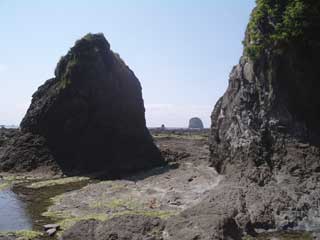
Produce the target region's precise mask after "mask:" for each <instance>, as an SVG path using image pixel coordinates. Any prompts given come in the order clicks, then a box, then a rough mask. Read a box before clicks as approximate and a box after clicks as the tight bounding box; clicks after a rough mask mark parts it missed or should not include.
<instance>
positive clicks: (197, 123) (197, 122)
mask: <svg viewBox="0 0 320 240" xmlns="http://www.w3.org/2000/svg"><path fill="white" fill-rule="evenodd" d="M188 128H195V129H203V123H202V121H201V119H200V118H198V117H194V118H191V119H190V120H189V127H188Z"/></svg>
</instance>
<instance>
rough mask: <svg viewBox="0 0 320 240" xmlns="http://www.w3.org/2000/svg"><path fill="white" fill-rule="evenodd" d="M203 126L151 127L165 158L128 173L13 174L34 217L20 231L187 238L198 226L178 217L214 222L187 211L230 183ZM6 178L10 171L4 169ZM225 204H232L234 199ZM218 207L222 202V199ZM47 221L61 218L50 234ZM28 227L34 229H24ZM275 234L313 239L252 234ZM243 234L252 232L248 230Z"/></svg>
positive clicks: (9, 239)
mask: <svg viewBox="0 0 320 240" xmlns="http://www.w3.org/2000/svg"><path fill="white" fill-rule="evenodd" d="M207 134H208V133H203V134H199V133H195V132H189V133H186V132H179V133H178V134H177V133H175V134H173V133H172V132H165V131H163V132H162V133H161V135H160V134H159V133H158V134H157V135H154V138H155V141H156V144H157V146H158V147H159V148H160V150H161V151H162V152H163V153H165V155H164V157H165V158H166V159H167V160H168V162H169V165H168V166H164V167H159V168H155V169H152V170H150V171H147V172H143V173H140V174H134V175H132V176H130V177H127V178H126V179H119V180H99V179H96V178H93V176H92V177H91V180H90V178H86V177H67V178H61V177H53V178H52V177H51V178H48V176H46V177H45V179H44V176H39V177H38V178H35V177H33V178H31V177H30V176H29V177H27V176H24V177H22V176H20V177H17V176H16V177H15V179H14V178H13V177H11V181H12V184H13V191H15V192H17V193H18V194H19V195H20V196H21V197H22V199H23V200H24V201H25V202H26V203H27V212H28V213H29V214H30V215H31V216H32V218H33V222H34V228H33V231H35V232H34V234H33V236H32V238H28V237H26V236H24V237H25V239H52V238H57V239H65V240H67V239H75V236H77V238H76V239H80V240H81V239H98V240H99V239H108V237H110V236H115V235H116V236H117V237H118V238H115V239H125V238H126V237H127V238H129V239H143V240H144V239H155V240H160V239H161V240H166V239H180V238H181V237H182V235H183V236H184V238H188V239H192V236H193V235H194V234H196V232H194V231H192V227H191V226H190V225H189V228H188V229H184V228H182V225H181V224H179V223H180V222H181V221H186V219H185V220H183V218H184V216H185V217H187V219H188V220H187V221H188V222H190V223H192V224H201V225H202V224H205V222H206V221H208V222H207V223H206V224H209V223H210V224H211V222H212V220H213V219H214V218H216V216H214V218H213V216H211V215H210V214H211V213H212V211H211V213H210V212H207V213H206V214H207V215H206V217H205V218H203V217H198V216H201V212H197V214H196V216H195V218H190V216H191V215H190V211H194V210H190V209H194V208H199V211H200V206H201V209H208V208H206V207H205V205H204V201H206V199H212V192H216V193H217V194H216V195H217V196H216V197H221V196H220V193H221V191H222V190H223V191H225V189H226V188H227V187H228V186H226V185H225V184H224V179H223V177H222V176H221V175H219V174H218V173H217V172H216V171H215V170H214V168H212V167H210V165H209V164H210V163H209V146H208V142H207V140H206V138H207ZM190 136H192V137H190ZM169 153H170V154H169ZM181 156H183V157H181ZM4 178H6V179H9V176H8V175H6V176H4ZM13 179H14V180H13ZM233 187H234V186H233ZM230 191H231V190H230ZM233 191H237V189H236V188H235V189H234V190H233ZM228 194H229V193H228ZM234 194H235V196H236V193H234ZM222 199H223V198H222ZM221 204H222V203H221ZM223 204H230V206H231V205H232V204H234V202H232V201H230V202H228V203H227V202H224V203H223ZM197 206H198V207H197ZM217 207H218V208H219V209H221V210H222V209H226V206H221V205H218V206H217ZM211 209H212V207H211ZM229 209H232V208H230V207H229ZM199 221H203V222H199ZM197 222H198V223H197ZM49 223H50V224H51V223H55V224H58V225H59V226H60V230H59V231H58V232H57V234H56V235H54V236H53V237H48V236H47V235H46V233H45V232H44V231H43V226H44V225H46V224H49ZM99 229H100V230H99ZM25 233H27V232H25ZM36 233H38V234H41V235H37V234H36ZM20 234H22V233H20ZM197 234H198V233H197ZM18 235H19V234H18V233H17V235H15V233H10V234H3V233H2V234H0V239H1V240H13V239H21V236H18ZM29 235H32V234H31V233H30V232H29ZM93 236H94V237H93ZM19 237H20V238H19ZM272 237H278V239H281V240H282V239H297V240H298V239H301V240H302V239H304V240H305V239H312V238H311V235H308V233H306V232H299V231H297V232H281V233H280V232H274V233H263V234H261V235H257V236H256V238H255V239H271V238H272ZM235 239H237V238H235ZM243 239H252V238H250V237H249V236H248V237H245V238H243Z"/></svg>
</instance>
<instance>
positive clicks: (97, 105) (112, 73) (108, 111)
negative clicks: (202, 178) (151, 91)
mask: <svg viewBox="0 0 320 240" xmlns="http://www.w3.org/2000/svg"><path fill="white" fill-rule="evenodd" d="M144 111H145V109H144V104H143V99H142V94H141V85H140V83H139V80H138V79H137V78H136V76H135V75H134V73H133V72H132V71H131V70H130V69H129V68H128V67H127V66H126V64H125V63H124V62H123V61H122V60H121V58H120V57H119V55H118V54H116V53H113V52H112V51H111V50H110V45H109V43H108V42H107V41H106V39H105V38H104V36H103V35H102V34H88V35H86V36H85V37H83V38H82V39H80V40H78V41H77V42H76V43H75V46H74V47H72V48H71V49H70V51H69V52H68V53H67V55H66V56H64V57H62V58H61V60H60V61H59V63H58V64H57V67H56V70H55V78H52V79H50V80H48V81H46V82H45V83H44V84H43V85H42V86H40V87H39V89H38V91H36V92H35V93H34V94H33V97H32V103H31V105H30V107H29V109H28V111H27V113H26V115H25V117H24V118H23V120H22V122H21V132H22V133H21V134H22V135H25V134H31V135H32V136H33V137H34V138H36V139H39V138H41V139H43V141H42V142H45V144H44V145H45V147H47V148H48V149H49V150H50V154H48V155H50V157H49V156H48V158H51V159H54V161H55V162H56V163H57V164H58V165H59V167H60V168H62V170H63V171H66V172H70V171H83V172H90V171H105V172H108V173H109V174H110V175H113V176H117V175H118V174H120V173H127V172H132V171H137V170H141V169H145V168H150V167H153V166H157V165H160V164H162V159H161V156H160V153H159V151H158V149H157V148H156V147H155V145H154V144H153V140H152V137H151V135H150V134H149V132H148V129H147V128H146V123H145V116H144ZM22 144H23V143H22ZM20 145H21V144H20ZM12 148H13V149H10V150H9V151H7V156H6V159H7V160H8V161H10V156H12V155H16V153H14V151H15V150H16V149H15V148H18V151H19V149H21V147H19V146H18V145H17V146H16V145H14V146H12ZM43 149H44V148H43V147H40V148H39V151H42V150H43ZM18 157H20V158H21V159H17V161H18V162H15V163H11V164H9V166H8V165H7V166H5V162H4V163H2V166H4V167H3V168H7V169H9V168H10V167H13V168H15V167H18V165H19V164H18V163H21V162H23V161H26V159H24V156H23V154H21V155H20V154H19V156H18ZM34 161H35V165H37V159H34ZM0 166H1V165H0Z"/></svg>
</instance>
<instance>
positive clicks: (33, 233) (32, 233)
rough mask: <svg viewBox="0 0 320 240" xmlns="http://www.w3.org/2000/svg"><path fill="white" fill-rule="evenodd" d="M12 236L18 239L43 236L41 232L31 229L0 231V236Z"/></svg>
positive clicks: (29, 239)
mask: <svg viewBox="0 0 320 240" xmlns="http://www.w3.org/2000/svg"><path fill="white" fill-rule="evenodd" d="M6 236H13V237H17V238H18V240H32V239H35V238H40V237H42V236H43V234H42V233H41V232H38V231H32V230H19V231H13V232H0V237H6Z"/></svg>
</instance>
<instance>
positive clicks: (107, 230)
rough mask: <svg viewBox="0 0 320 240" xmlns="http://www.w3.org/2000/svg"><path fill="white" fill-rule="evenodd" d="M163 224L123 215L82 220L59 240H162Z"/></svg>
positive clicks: (156, 220) (145, 217)
mask: <svg viewBox="0 0 320 240" xmlns="http://www.w3.org/2000/svg"><path fill="white" fill-rule="evenodd" d="M163 229H164V222H163V221H162V220H161V219H160V218H154V217H147V216H143V215H123V216H119V217H115V218H112V219H110V220H109V221H105V222H100V221H96V220H84V221H80V222H78V223H76V224H75V225H74V226H73V227H71V228H70V229H69V230H67V231H66V232H64V233H63V235H62V237H61V240H73V239H79V240H82V239H83V240H86V239H96V240H105V239H110V240H111V239H112V240H128V239H137V240H151V239H152V240H162V239H163V238H162V231H163Z"/></svg>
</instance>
